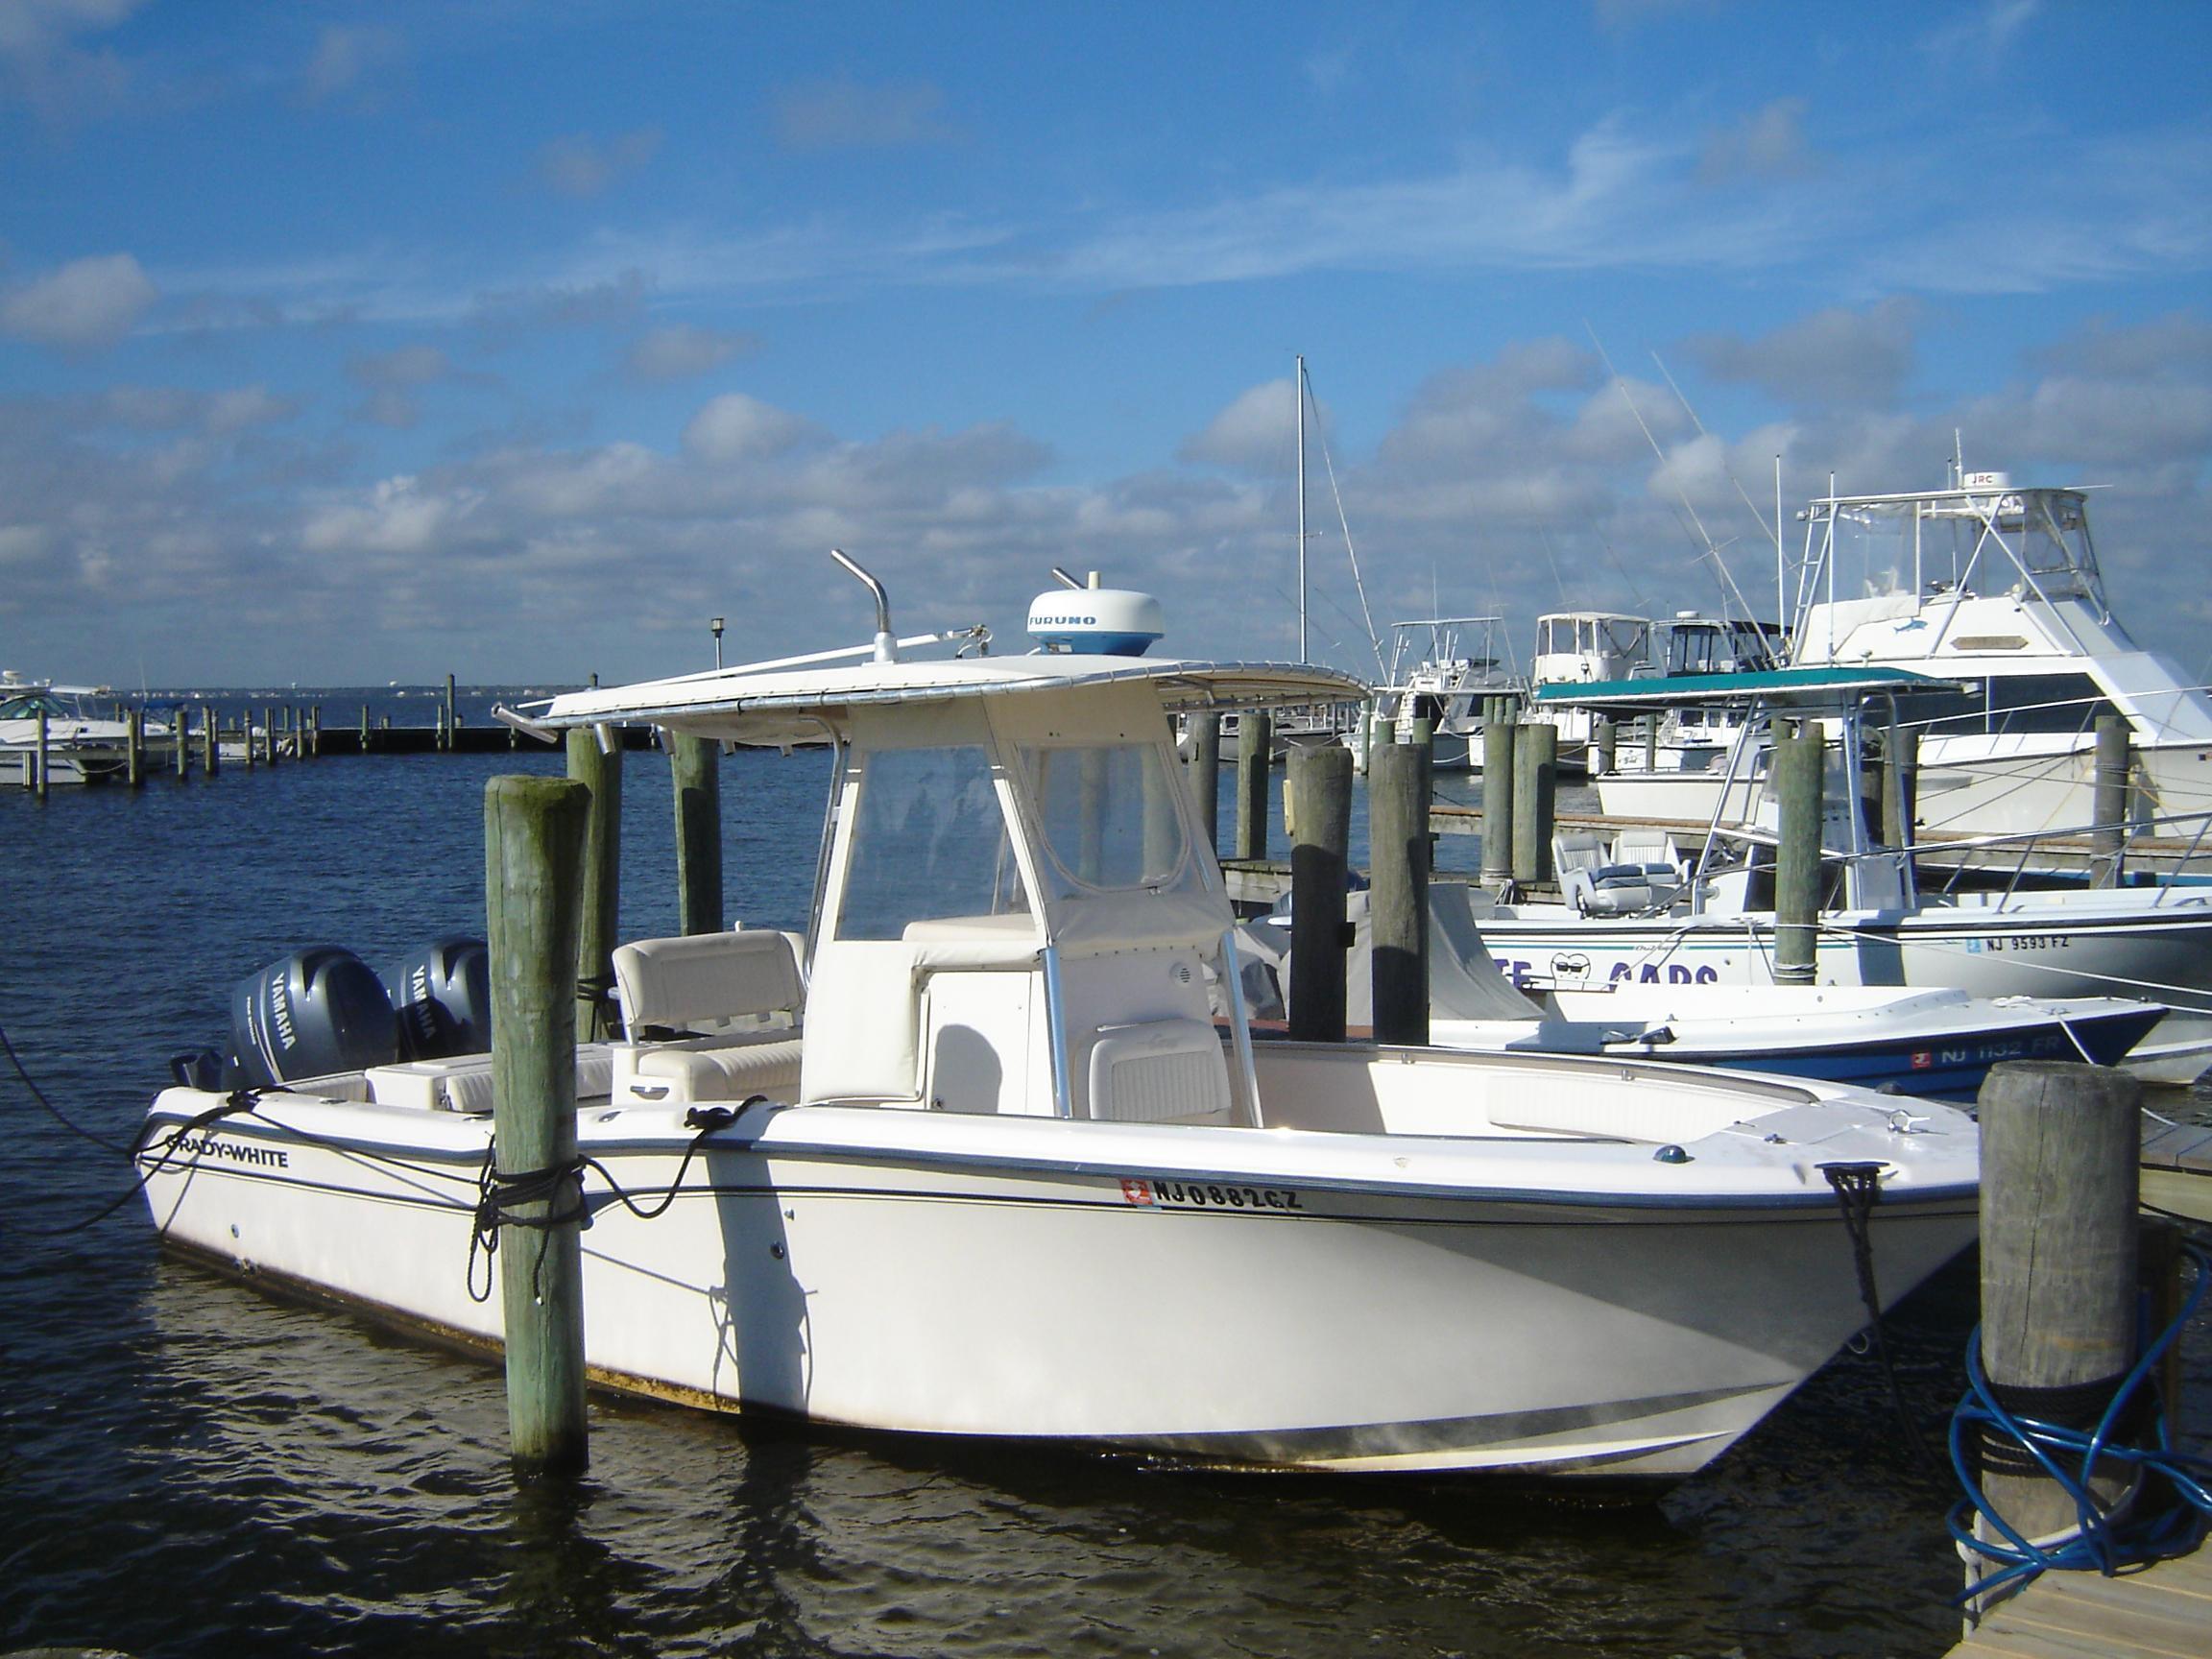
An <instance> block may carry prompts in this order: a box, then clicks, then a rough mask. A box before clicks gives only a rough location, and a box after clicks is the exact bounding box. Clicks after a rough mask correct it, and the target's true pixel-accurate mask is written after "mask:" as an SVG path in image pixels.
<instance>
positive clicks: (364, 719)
mask: <svg viewBox="0 0 2212 1659" xmlns="http://www.w3.org/2000/svg"><path fill="white" fill-rule="evenodd" d="M361 753H362V754H364V755H366V754H368V753H369V705H368V704H366V703H364V704H362V705H361Z"/></svg>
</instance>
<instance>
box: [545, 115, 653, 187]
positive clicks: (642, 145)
mask: <svg viewBox="0 0 2212 1659" xmlns="http://www.w3.org/2000/svg"><path fill="white" fill-rule="evenodd" d="M660 149H661V129H660V128H658V127H641V128H639V129H638V130H637V131H636V132H623V133H619V134H617V135H616V136H614V137H613V138H610V139H608V140H606V141H605V142H604V143H602V142H601V141H600V140H599V139H597V138H595V137H593V136H592V135H591V134H590V133H589V132H578V133H573V134H571V135H569V136H567V137H564V138H556V139H554V140H552V141H551V142H550V143H548V144H546V145H545V146H543V147H542V148H541V150H540V151H539V152H538V177H539V179H540V180H541V182H543V183H544V184H545V186H546V187H547V188H548V189H551V190H556V191H558V192H560V194H562V195H564V196H578V197H584V196H597V195H600V194H602V193H604V192H605V191H606V189H607V187H608V186H609V185H611V184H613V182H614V181H615V180H617V179H620V178H622V177H623V176H624V175H626V174H630V173H635V172H637V170H638V169H639V168H641V167H643V166H644V165H645V164H646V163H647V162H648V161H650V160H652V159H653V157H654V156H655V155H657V154H658V153H659V151H660Z"/></svg>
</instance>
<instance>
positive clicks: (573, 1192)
mask: <svg viewBox="0 0 2212 1659" xmlns="http://www.w3.org/2000/svg"><path fill="white" fill-rule="evenodd" d="M498 1156H499V1147H498V1143H497V1142H485V1145H484V1171H483V1173H482V1174H481V1175H480V1176H479V1177H478V1178H477V1182H476V1213H475V1216H474V1218H473V1220H472V1222H471V1224H470V1229H469V1300H470V1301H472V1302H489V1301H490V1300H491V1299H492V1267H493V1258H494V1257H495V1256H497V1255H498V1253H499V1229H500V1228H501V1227H526V1228H529V1229H531V1230H532V1231H534V1232H537V1233H540V1234H541V1235H543V1237H542V1238H541V1239H540V1241H539V1248H538V1260H537V1261H536V1262H533V1263H532V1264H531V1269H530V1293H531V1295H532V1296H533V1297H536V1296H538V1295H540V1294H541V1285H540V1283H539V1274H540V1272H541V1270H542V1269H543V1267H544V1265H545V1251H546V1248H547V1247H548V1246H549V1245H550V1244H551V1242H552V1233H553V1229H554V1228H556V1227H563V1226H565V1225H567V1224H568V1223H569V1222H571V1221H575V1222H580V1223H588V1222H589V1216H588V1214H587V1213H586V1211H585V1207H584V1160H583V1159H581V1158H571V1159H569V1160H568V1161H567V1162H566V1163H565V1164H552V1165H548V1166H545V1167H544V1168H542V1169H517V1170H505V1169H501V1168H499V1167H498ZM525 1204H542V1205H544V1206H545V1213H544V1214H541V1215H524V1214H520V1213H519V1212H520V1209H521V1207H522V1206H523V1205H525ZM479 1250H481V1251H482V1252H483V1255H484V1288H483V1290H482V1291H481V1292H479V1291H478V1290H477V1288H476V1255H477V1252H478V1251H479Z"/></svg>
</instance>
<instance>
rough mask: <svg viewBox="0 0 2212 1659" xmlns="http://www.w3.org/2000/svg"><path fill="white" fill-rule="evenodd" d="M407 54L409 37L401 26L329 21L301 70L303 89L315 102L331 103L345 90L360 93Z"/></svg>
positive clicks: (310, 100)
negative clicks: (406, 37) (388, 26)
mask: <svg viewBox="0 0 2212 1659" xmlns="http://www.w3.org/2000/svg"><path fill="white" fill-rule="evenodd" d="M406 55H407V42H406V39H405V37H404V36H401V35H400V33H399V32H398V31H397V29H390V28H385V27H383V26H381V25H376V24H365V25H361V26H357V27H356V26H349V25H346V24H339V23H328V24H325V25H324V28H323V33H322V34H321V35H319V36H317V37H316V40H315V54H314V56H313V57H312V58H310V59H309V60H307V65H306V67H305V68H304V69H303V70H302V71H301V78H300V89H301V95H302V96H303V97H305V98H306V100H307V101H308V102H309V103H311V104H324V103H327V102H329V101H330V100H332V99H334V98H336V97H338V96H339V95H340V94H341V93H359V92H361V91H363V90H365V89H366V88H367V87H368V85H369V84H371V83H372V82H373V80H374V79H375V78H376V77H378V76H379V75H381V74H383V73H384V72H385V71H387V70H389V69H392V68H394V67H395V66H397V64H399V63H400V62H402V61H403V60H405V58H406Z"/></svg>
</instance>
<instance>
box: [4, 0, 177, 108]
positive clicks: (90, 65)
mask: <svg viewBox="0 0 2212 1659" xmlns="http://www.w3.org/2000/svg"><path fill="white" fill-rule="evenodd" d="M142 3H143V0H0V102H4V101H5V100H7V99H9V98H16V99H19V100H21V101H22V102H23V103H24V104H25V105H27V106H28V107H29V108H31V109H32V111H33V112H34V113H35V114H36V115H37V116H38V118H39V119H40V120H42V121H44V122H46V123H47V124H48V125H50V126H66V125H69V124H70V123H72V122H75V121H79V120H83V119H84V118H86V117H88V116H91V115H95V114H103V113H106V112H108V110H111V109H113V108H116V107H118V106H119V105H120V104H121V102H122V100H123V98H124V95H125V92H126V89H127V88H128V85H129V84H130V80H131V69H130V66H129V65H128V64H126V63H125V62H124V61H123V60H121V59H120V58H118V57H117V56H116V55H115V54H114V53H112V52H108V51H86V50H84V49H82V48H81V47H80V46H79V45H78V44H77V39H78V37H79V36H87V35H94V34H98V33H101V32H103V31H105V30H109V29H113V28H115V27H116V26H117V25H118V24H120V23H122V22H123V21H124V20H125V19H127V18H128V17H129V16H130V15H131V13H132V12H135V11H137V10H138V8H139V6H140V5H141V4H142Z"/></svg>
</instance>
